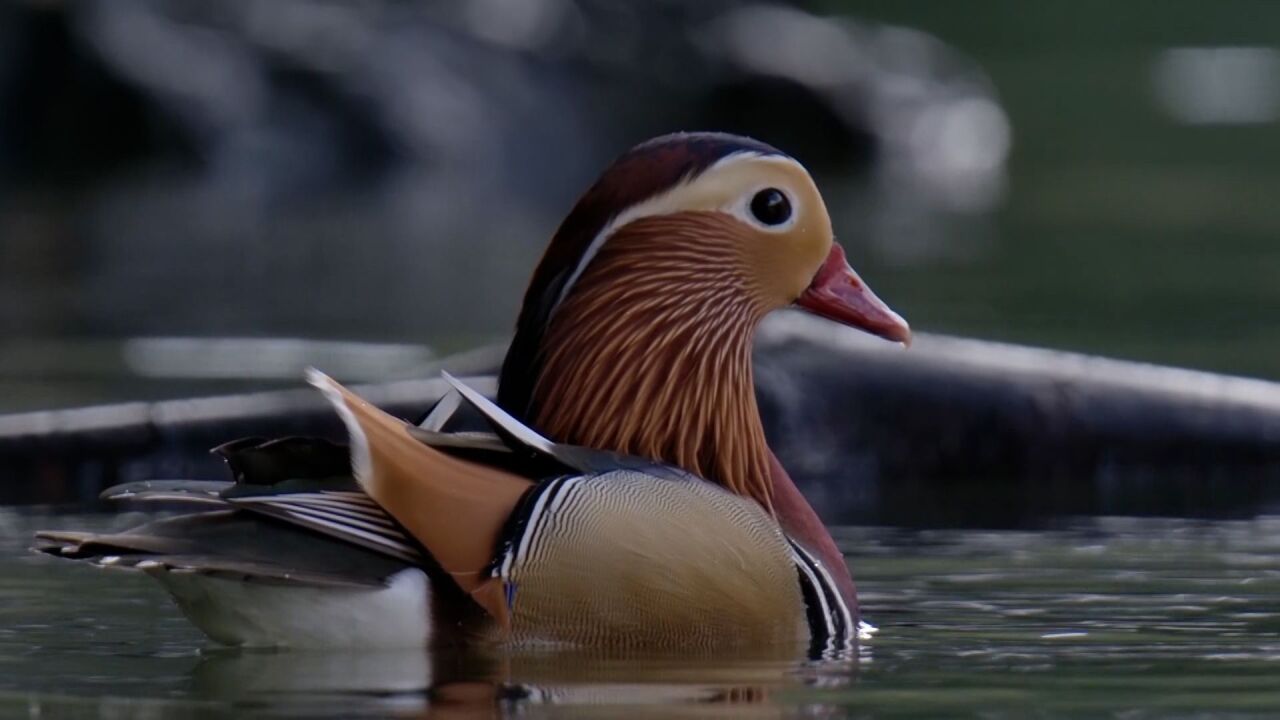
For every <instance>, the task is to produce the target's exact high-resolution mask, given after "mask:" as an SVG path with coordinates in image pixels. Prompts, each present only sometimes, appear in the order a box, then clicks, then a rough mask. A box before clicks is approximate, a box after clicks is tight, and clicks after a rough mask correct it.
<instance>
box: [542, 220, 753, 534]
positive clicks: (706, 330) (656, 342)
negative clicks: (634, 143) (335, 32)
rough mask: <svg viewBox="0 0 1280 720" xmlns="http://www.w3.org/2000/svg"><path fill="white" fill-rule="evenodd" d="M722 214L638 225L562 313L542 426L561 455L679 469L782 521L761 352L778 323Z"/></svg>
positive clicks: (555, 321)
mask: <svg viewBox="0 0 1280 720" xmlns="http://www.w3.org/2000/svg"><path fill="white" fill-rule="evenodd" d="M738 242H739V241H738V240H736V239H735V238H734V237H733V236H732V226H731V225H729V224H727V223H725V221H724V218H723V216H721V215H719V214H718V213H706V212H686V213H680V214H678V215H669V216H661V217H653V218H644V219H641V220H637V221H635V222H632V223H630V224H628V225H626V226H625V227H623V228H621V229H620V230H618V231H617V232H616V233H615V234H614V235H613V236H612V237H611V238H610V239H609V241H608V242H606V243H605V244H604V246H603V247H602V248H601V249H600V251H599V252H598V253H597V255H596V256H595V258H594V259H592V260H591V263H590V265H589V266H588V267H587V269H586V271H585V272H583V274H582V276H581V277H580V278H579V279H578V281H577V282H576V283H575V284H574V286H573V288H572V289H571V291H570V292H569V294H568V296H567V297H566V298H565V299H564V301H563V302H562V303H561V305H560V306H559V307H558V308H557V309H556V311H555V314H554V315H553V316H552V319H551V322H550V324H549V326H548V328H547V332H546V336H545V337H544V339H543V343H542V350H541V352H540V359H541V364H540V366H541V372H540V374H539V376H538V378H537V380H536V383H535V385H534V392H533V404H532V412H531V413H530V418H531V420H532V421H533V424H534V425H535V426H536V427H538V428H539V429H540V430H542V431H543V432H544V433H546V434H547V435H549V436H550V437H552V438H555V439H556V440H557V441H560V442H566V443H572V444H576V445H584V446H587V447H597V448H607V449H609V450H613V451H616V452H622V453H626V454H631V455H637V456H640V457H645V458H649V459H652V460H658V461H662V462H667V463H671V464H673V465H677V466H679V467H682V468H684V469H686V470H688V471H690V472H693V473H695V474H697V475H699V476H701V477H704V478H706V479H708V480H711V481H713V482H717V483H719V484H721V485H723V486H725V487H727V488H729V489H731V490H733V491H734V492H736V493H738V494H741V495H746V496H749V497H752V498H755V499H756V500H757V501H758V502H760V503H761V504H762V505H763V506H764V507H766V508H769V509H772V487H771V484H770V474H769V473H770V466H769V462H770V455H769V448H768V445H767V444H766V443H765V438H764V430H763V428H762V426H761V424H760V415H759V411H758V410H757V408H756V399H755V392H754V387H753V382H752V371H751V342H752V339H753V337H754V334H755V329H756V326H757V324H758V323H759V321H760V319H761V318H762V317H763V316H764V314H765V312H767V310H768V309H767V308H765V307H763V306H762V304H761V303H760V301H759V300H757V299H756V298H758V297H759V293H758V292H754V289H755V288H754V287H753V286H752V284H751V282H750V280H749V277H750V275H749V274H748V273H747V272H746V269H745V266H744V263H743V260H742V254H741V252H740V249H739V248H738V247H737V243H738Z"/></svg>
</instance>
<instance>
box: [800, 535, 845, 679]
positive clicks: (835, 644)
mask: <svg viewBox="0 0 1280 720" xmlns="http://www.w3.org/2000/svg"><path fill="white" fill-rule="evenodd" d="M787 542H788V543H790V545H791V556H792V559H794V560H795V563H796V571H797V574H798V575H799V579H800V591H801V593H802V594H803V595H804V603H805V612H806V617H807V618H808V621H809V633H810V638H811V639H810V650H811V651H812V652H813V653H814V654H816V655H827V654H829V653H832V652H836V653H838V652H841V651H844V650H847V649H849V648H850V647H852V646H853V645H854V643H855V641H856V639H857V632H858V627H857V624H856V623H855V621H854V619H853V613H851V612H849V605H848V604H847V603H845V601H844V597H843V596H842V595H841V594H840V591H839V590H838V589H836V584H835V581H833V580H832V579H831V574H830V573H828V572H827V569H826V568H824V567H823V566H822V563H820V562H818V561H817V559H815V558H814V557H813V555H811V554H810V553H809V551H808V550H805V549H804V548H803V547H801V546H800V545H799V544H797V543H796V542H795V541H794V540H791V539H790V538H788V539H787Z"/></svg>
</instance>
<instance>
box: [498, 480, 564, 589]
mask: <svg viewBox="0 0 1280 720" xmlns="http://www.w3.org/2000/svg"><path fill="white" fill-rule="evenodd" d="M584 479H585V478H584V476H581V475H577V476H569V477H560V478H556V479H554V480H548V481H546V482H544V483H540V484H538V485H536V486H535V487H534V488H533V489H532V490H530V491H529V494H528V495H526V496H525V498H524V500H523V501H522V502H521V504H520V507H519V508H517V510H516V512H515V514H514V515H512V517H511V521H510V524H509V525H508V529H507V531H506V532H505V533H504V536H505V538H504V540H503V544H502V551H501V552H500V553H499V554H498V557H497V558H496V559H495V560H494V564H493V570H492V572H493V575H494V576H496V577H501V578H504V579H505V578H507V577H509V576H510V574H511V568H512V567H514V566H516V565H518V564H522V563H524V562H525V561H526V560H527V559H528V558H530V557H533V556H536V555H537V553H538V546H539V543H538V539H539V536H540V535H541V533H542V531H543V528H544V526H545V524H546V519H547V518H548V517H551V516H553V515H555V513H556V512H558V511H559V510H560V508H561V507H563V506H564V503H565V501H566V499H568V498H570V497H571V496H572V495H573V494H574V491H575V490H576V488H577V486H578V485H579V484H580V483H581V482H582V481H583V480H584Z"/></svg>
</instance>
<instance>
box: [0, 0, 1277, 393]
mask: <svg viewBox="0 0 1280 720" xmlns="http://www.w3.org/2000/svg"><path fill="white" fill-rule="evenodd" d="M1278 120H1280V4H1275V3H1269V2H1261V1H1259V2H1245V1H1243V0H1234V1H1230V2H1218V3H1212V4H1209V3H1200V2H1186V1H1181V0H1176V1H1169V2H1155V1H1154V0H1151V1H1147V2H1127V3H1123V4H1119V3H1109V2H1108V3H1104V2H1100V1H1089V2H1037V3H1026V2H1013V1H1011V0H1010V1H1007V2H997V1H994V0H991V1H985V2H977V3H950V2H943V1H940V0H845V1H836V0H831V1H826V2H808V3H796V4H790V5H787V4H759V3H740V2H731V1H729V0H710V1H707V2H694V1H693V0H687V1H683V2H677V1H676V0H660V1H655V2H652V3H637V4H623V3H614V2H607V1H606V0H474V1H471V2H466V1H463V0H458V1H456V2H439V3H424V4H409V3H401V2H391V1H389V0H388V1H383V2H377V1H373V0H369V1H366V2H359V3H348V2H322V1H320V0H228V1H227V2H223V3H216V4H207V3H191V2H183V1H181V0H152V1H148V0H96V1H95V0H86V1H85V2H76V3H63V2H10V3H7V4H4V5H0V411H6V410H22V409H37V408H45V407H57V406H67V405H74V404H83V403H90V402H102V401H112V400H122V399H144V398H155V397H169V396H181V395H185V394H194V393H209V392H221V391H227V390H238V389H246V388H256V387H273V386H279V385H282V384H294V383H295V382H296V381H295V378H296V376H297V370H298V368H299V367H300V366H302V365H305V364H308V363H316V364H320V365H322V366H325V367H326V368H328V369H331V370H333V371H334V372H335V373H336V374H338V375H341V376H345V377H349V378H357V379H358V378H367V379H390V378H393V377H402V376H409V375H412V374H413V373H414V372H415V369H420V368H421V367H422V366H423V364H424V363H425V362H426V361H427V360H429V358H430V357H432V356H433V355H437V354H440V353H443V352H448V351H452V350H457V349H461V348H465V347H469V346H471V345H474V344H477V343H481V342H487V341H492V340H498V339H501V338H502V337H504V335H505V333H507V332H508V330H509V328H510V327H511V323H512V321H513V318H514V315H515V312H516V309H517V306H518V303H519V299H520V296H521V294H522V292H523V289H524V284H525V280H526V278H527V275H528V273H529V272H530V269H531V267H532V265H533V263H534V262H536V259H537V257H538V254H539V252H540V251H541V248H542V246H543V244H544V243H545V242H546V240H547V238H548V237H549V236H550V234H551V233H552V232H553V231H554V229H555V226H556V224H557V222H558V221H559V219H560V218H561V217H562V216H563V214H564V213H565V212H566V211H567V210H568V208H569V207H570V205H571V204H572V202H573V200H574V199H575V197H576V196H577V194H578V193H580V192H581V191H582V190H583V189H585V187H586V185H587V184H588V183H589V182H590V181H591V180H592V179H593V178H594V177H595V175H596V173H598V172H599V170H600V169H601V168H602V167H603V166H604V165H605V164H607V163H608V161H609V160H610V159H611V158H612V157H613V156H615V155H616V154H618V153H619V152H621V151H622V150H623V149H625V148H626V147H628V146H630V145H632V144H634V143H635V142H638V141H640V140H643V139H645V138H647V137H649V136H652V135H656V134H660V133H664V132H669V131H673V130H681V129H723V130H730V131H737V132H745V133H748V134H752V135H755V136H757V137H760V138H761V139H763V140H766V141H769V142H772V143H774V144H776V145H778V146H780V147H782V148H783V149H786V150H788V151H790V152H792V153H793V154H795V155H796V156H797V157H798V158H800V159H801V160H802V161H803V162H805V163H806V164H807V165H808V166H810V167H811V168H812V169H813V170H814V172H815V174H816V175H818V177H819V181H820V184H821V185H822V187H823V189H824V192H825V194H826V197H827V202H828V204H829V205H830V206H831V208H832V211H833V215H834V216H835V218H836V222H837V232H838V233H839V235H840V238H841V241H842V242H844V243H845V245H846V247H847V248H848V249H849V250H850V254H851V257H852V259H853V262H854V264H855V266H857V267H858V268H859V270H860V271H861V272H862V273H863V275H864V277H866V278H867V279H868V280H869V281H870V282H871V284H872V285H873V286H874V287H875V288H876V289H877V291H878V292H879V294H880V295H881V296H882V297H884V298H886V299H887V300H888V301H889V302H890V303H891V304H893V305H894V306H895V307H896V308H897V309H899V310H900V311H901V312H902V313H903V314H904V315H906V316H907V317H908V319H910V320H911V321H912V324H913V325H914V326H915V327H916V328H917V329H920V330H925V331H932V332H944V333H955V334H960V335H968V336H975V337H982V338H990V339H997V340H1005V341H1010V342H1018V343H1029V344H1035V345H1044V346H1049V347H1057V348H1064V349H1072V350H1079V351H1084V352H1092V353H1102V354H1107V355H1113V356H1119V357H1126V358H1134V359H1140V360H1148V361H1152V362H1158V363H1168V364H1175V365H1183V366H1189V367H1197V368H1204V369H1210V370H1217V371H1223V372H1230V373H1240V374H1247V375H1255V376H1260V377H1269V378H1276V377H1278V376H1280V323H1277V321H1276V318H1277V317H1280V243H1278V242H1277V241H1276V238H1277V236H1278V235H1280V203H1277V202H1275V201H1274V197H1275V196H1276V194H1277V193H1276V190H1277V189H1280V132H1278V131H1277V130H1278V127H1277V122H1278Z"/></svg>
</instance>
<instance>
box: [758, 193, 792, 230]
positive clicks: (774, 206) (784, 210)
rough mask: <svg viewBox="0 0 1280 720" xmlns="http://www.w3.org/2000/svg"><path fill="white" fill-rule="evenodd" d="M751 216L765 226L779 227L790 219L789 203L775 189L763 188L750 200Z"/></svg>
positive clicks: (785, 197) (784, 196)
mask: <svg viewBox="0 0 1280 720" xmlns="http://www.w3.org/2000/svg"><path fill="white" fill-rule="evenodd" d="M751 214H752V215H754V216H755V217H756V219H757V220H759V221H760V222H762V223H764V224H765V225H781V224H782V223H784V222H786V221H787V219H788V218H790V217H791V201H790V200H788V199H787V196H786V195H784V194H783V192H782V191H781V190H779V189H777V188H765V189H764V190H761V191H760V192H758V193H756V196H755V197H753V198H751Z"/></svg>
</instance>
